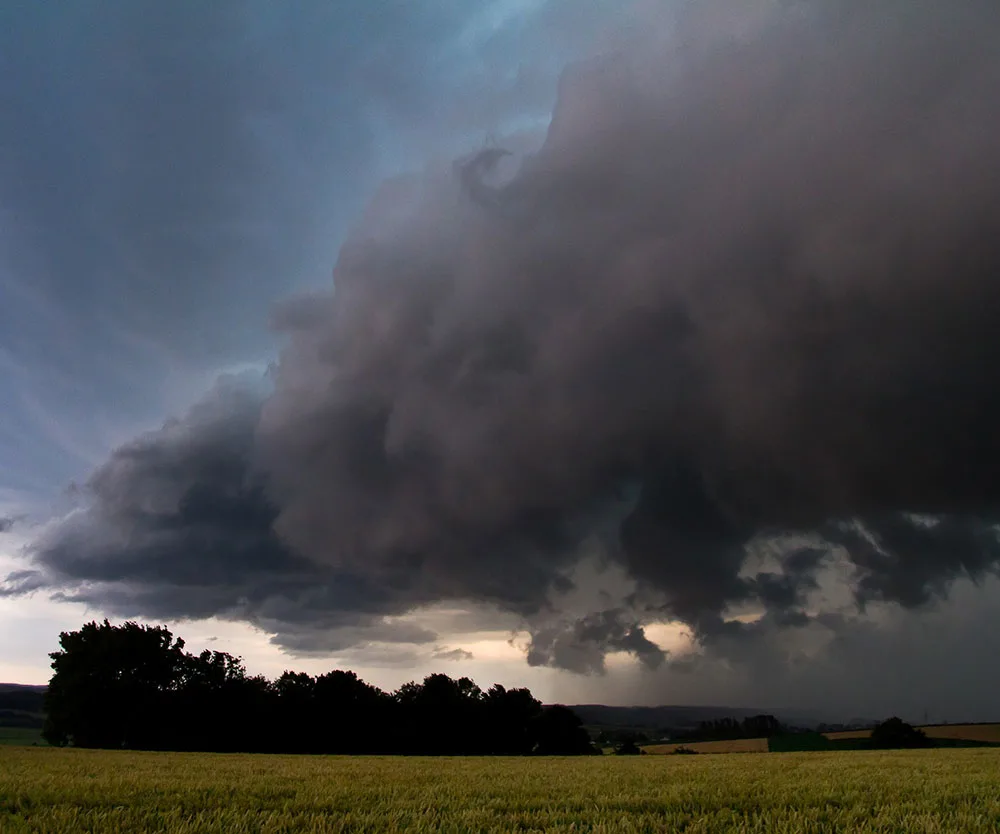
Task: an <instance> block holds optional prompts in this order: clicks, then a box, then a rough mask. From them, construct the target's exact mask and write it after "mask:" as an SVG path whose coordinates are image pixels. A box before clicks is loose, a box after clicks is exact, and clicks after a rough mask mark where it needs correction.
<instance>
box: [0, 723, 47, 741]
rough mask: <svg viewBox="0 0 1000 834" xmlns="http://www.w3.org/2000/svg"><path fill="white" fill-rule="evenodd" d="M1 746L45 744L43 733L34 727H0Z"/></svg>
mask: <svg viewBox="0 0 1000 834" xmlns="http://www.w3.org/2000/svg"><path fill="white" fill-rule="evenodd" d="M0 744H18V745H24V744H28V745H31V744H45V741H44V740H43V739H42V731H41V730H36V729H34V728H33V727H0Z"/></svg>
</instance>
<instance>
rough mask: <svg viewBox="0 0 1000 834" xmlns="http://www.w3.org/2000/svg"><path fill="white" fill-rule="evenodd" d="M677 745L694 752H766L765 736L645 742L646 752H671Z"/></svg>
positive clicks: (644, 748)
mask: <svg viewBox="0 0 1000 834" xmlns="http://www.w3.org/2000/svg"><path fill="white" fill-rule="evenodd" d="M678 747H686V748H687V749H688V750H693V751H694V752H695V753H766V752H767V739H766V738H735V739H731V740H729V741H692V742H689V743H684V742H679V743H678V744H645V745H643V748H642V749H643V750H645V751H646V752H647V753H654V754H662V753H673V752H674V750H676V749H677V748H678Z"/></svg>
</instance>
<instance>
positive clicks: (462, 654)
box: [431, 649, 475, 661]
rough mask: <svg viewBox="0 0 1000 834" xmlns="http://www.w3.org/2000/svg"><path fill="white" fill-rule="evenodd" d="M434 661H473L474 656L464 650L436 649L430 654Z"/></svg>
mask: <svg viewBox="0 0 1000 834" xmlns="http://www.w3.org/2000/svg"><path fill="white" fill-rule="evenodd" d="M431 657H432V658H433V659H434V660H454V661H461V660H473V659H474V658H475V655H474V654H473V653H472V652H470V651H466V650H465V649H437V650H435V651H434V652H433V654H431Z"/></svg>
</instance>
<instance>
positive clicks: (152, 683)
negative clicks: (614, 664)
mask: <svg viewBox="0 0 1000 834" xmlns="http://www.w3.org/2000/svg"><path fill="white" fill-rule="evenodd" d="M59 644H60V647H61V648H60V650H59V651H57V652H53V653H52V654H51V655H50V656H51V658H52V669H53V675H52V679H51V681H50V683H49V688H48V691H47V693H46V712H47V718H46V723H45V729H44V735H45V738H46V740H47V741H49V743H51V744H56V745H74V746H77V747H104V748H108V747H126V748H133V749H152V750H199V751H218V752H225V751H232V752H236V751H239V752H281V753H402V754H425V755H467V754H489V755H529V754H536V755H546V754H548V755H554V754H558V755H580V754H590V753H594V752H597V751H596V750H595V748H594V747H593V745H591V743H590V739H589V737H588V735H587V733H586V730H585V729H584V728H583V725H582V722H581V721H580V719H579V717H577V716H576V714H575V713H573V712H572V710H570V709H568V708H567V707H563V706H550V707H543V706H542V704H541V702H539V701H538V700H537V699H536V698H535V697H534V696H533V695H532V694H531V692H530V691H529V690H528V689H506V688H505V687H503V686H501V685H500V684H495V685H494V686H492V687H490V688H489V689H488V690H486V691H485V692H484V691H483V690H481V689H480V688H479V687H478V686H477V685H476V684H475V683H474V682H473V681H472V680H471V679H469V678H467V677H462V678H458V679H457V680H456V679H453V678H450V677H449V676H447V675H443V674H435V675H429V676H428V677H426V678H424V680H423V682H421V683H416V682H413V681H411V682H410V683H407V684H404V685H403V686H402V687H400V688H399V689H398V690H397V691H396V692H393V693H387V692H384V691H382V690H381V689H379V688H377V687H375V686H372V685H371V684H369V683H366V682H365V681H363V680H362V679H361V678H359V677H358V676H357V675H356V674H355V673H354V672H351V671H344V670H335V671H331V672H328V673H326V674H324V675H319V676H315V677H314V676H312V675H308V674H305V673H302V672H291V671H287V672H285V673H284V674H283V675H281V677H279V678H277V679H276V680H273V681H271V680H267V679H266V678H264V677H261V676H252V675H249V674H247V671H246V668H245V667H244V665H243V662H242V660H241V659H240V658H238V657H234V656H233V655H230V654H227V653H225V652H214V651H203V652H201V653H200V654H197V655H194V654H191V653H189V652H186V651H185V650H184V641H183V640H181V639H179V638H175V637H174V635H173V634H172V633H171V632H170V631H169V629H167V628H166V627H164V626H143V625H139V624H137V623H133V622H128V623H125V624H123V625H120V626H116V625H111V624H110V623H109V622H108V621H107V620H105V621H104V622H103V623H97V622H91V623H87V624H86V625H84V626H83V627H82V628H81V629H80V630H79V631H72V632H63V633H62V634H60V636H59Z"/></svg>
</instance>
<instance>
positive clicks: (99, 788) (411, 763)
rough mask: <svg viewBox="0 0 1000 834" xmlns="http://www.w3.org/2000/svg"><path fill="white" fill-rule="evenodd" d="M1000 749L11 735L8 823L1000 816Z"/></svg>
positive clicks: (428, 826) (148, 826)
mask: <svg viewBox="0 0 1000 834" xmlns="http://www.w3.org/2000/svg"><path fill="white" fill-rule="evenodd" d="M998 785H1000V751H995V750H992V749H973V750H922V751H911V752H892V753H876V752H851V753H793V754H774V753H771V754H767V755H758V754H746V755H742V756H635V757H618V756H604V757H585V758H576V759H571V758H521V759H514V758H511V759H495V758H450V759H449V758H442V759H430V758H376V757H354V758H350V757H318V756H317V757H305V756H303V757H290V756H261V755H257V756H250V755H199V754H176V753H133V752H119V751H113V752H98V751H87V750H58V749H44V748H38V749H36V748H14V747H8V748H0V831H2V832H3V833H4V834H8V833H9V834H21V832H44V833H45V834H70V833H71V832H72V834H76V832H90V833H91V834H112V833H113V834H123V833H124V832H154V831H155V832H165V833H166V834H181V833H182V832H183V834H195V833H196V832H199V833H203V834H222V832H227V833H228V832H233V833H234V834H248V833H249V832H254V834H279V832H280V834H297V833H298V832H303V833H304V832H399V831H411V832H431V831H435V832H436V831H442V832H465V831H478V832H508V831H519V832H531V831H553V832H570V831H574V832H604V833H605V834H618V833H619V832H621V833H622V834H624V832H646V831H675V830H683V831H685V832H688V833H689V834H698V833H699V832H701V834H711V832H800V831H815V832H824V831H830V832H832V831H857V832H889V831H904V830H905V831H919V832H931V831H962V832H968V834H976V833H977V832H995V831H997V830H998V829H1000V790H998Z"/></svg>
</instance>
